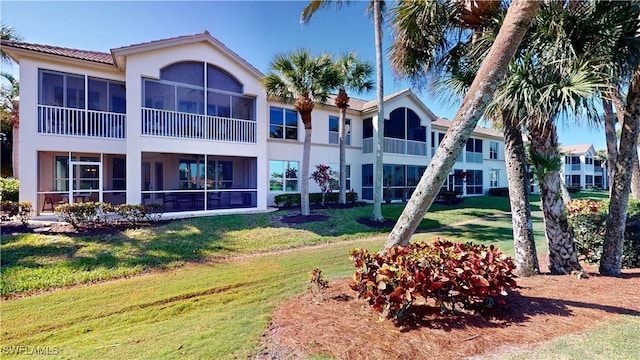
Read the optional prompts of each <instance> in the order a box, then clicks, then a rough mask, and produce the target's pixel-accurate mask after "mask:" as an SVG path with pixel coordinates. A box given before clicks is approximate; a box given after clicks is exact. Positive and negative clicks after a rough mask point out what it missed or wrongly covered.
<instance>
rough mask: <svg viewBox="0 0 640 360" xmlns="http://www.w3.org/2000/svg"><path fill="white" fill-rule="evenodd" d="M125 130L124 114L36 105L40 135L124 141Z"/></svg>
mask: <svg viewBox="0 0 640 360" xmlns="http://www.w3.org/2000/svg"><path fill="white" fill-rule="evenodd" d="M125 129H126V115H125V114H121V113H114V112H106V111H95V110H85V109H73V108H67V107H58V106H48V105H38V133H40V134H53V135H66V136H80V137H92V138H111V139H124V138H125V137H126V132H125Z"/></svg>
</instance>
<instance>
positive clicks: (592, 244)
mask: <svg viewBox="0 0 640 360" xmlns="http://www.w3.org/2000/svg"><path fill="white" fill-rule="evenodd" d="M607 211H608V206H607V201H593V200H587V199H577V200H573V201H571V202H569V203H568V204H567V213H568V217H567V220H568V222H569V226H571V229H572V230H573V233H574V240H575V244H576V251H578V256H579V259H580V260H583V261H586V262H588V263H590V264H597V263H599V262H600V258H601V257H602V246H603V244H604V238H605V232H606V227H607V218H608V213H607ZM624 237H625V240H624V248H623V253H622V266H623V267H624V268H636V267H640V201H638V200H630V201H629V209H628V211H627V223H626V228H625V232H624Z"/></svg>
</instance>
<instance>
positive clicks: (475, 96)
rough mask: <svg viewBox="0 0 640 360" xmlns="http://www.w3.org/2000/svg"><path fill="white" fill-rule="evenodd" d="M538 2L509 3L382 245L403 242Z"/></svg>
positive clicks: (497, 80) (465, 137)
mask: <svg viewBox="0 0 640 360" xmlns="http://www.w3.org/2000/svg"><path fill="white" fill-rule="evenodd" d="M539 8H540V2H538V1H526V0H514V1H513V2H512V3H511V5H510V6H509V10H508V11H507V15H506V17H505V19H504V22H503V24H502V27H501V28H500V32H499V33H498V36H497V37H496V40H495V42H494V43H493V45H492V46H491V50H490V51H489V54H488V55H487V57H486V58H485V59H484V61H483V62H482V65H481V66H480V69H479V71H478V73H477V75H476V77H475V79H474V80H473V83H472V84H471V87H470V88H469V91H468V92H467V94H466V96H465V97H464V100H463V101H462V104H461V106H460V109H458V112H457V114H456V116H455V117H454V119H453V122H452V124H451V127H450V128H449V131H448V132H447V134H446V136H445V137H444V139H442V143H441V144H440V147H438V149H437V150H436V153H435V154H434V156H433V159H432V160H431V162H430V163H429V166H428V168H427V169H426V171H425V172H424V174H423V175H422V178H421V179H420V182H419V183H418V185H417V186H416V190H415V191H414V192H413V195H412V196H411V199H409V202H408V203H407V205H406V206H405V208H404V210H403V211H402V214H401V215H400V218H398V222H397V223H396V225H395V226H394V228H393V230H392V231H391V233H390V234H389V238H388V239H387V242H386V243H385V245H384V249H389V248H391V247H393V246H396V245H401V244H402V245H406V244H407V243H408V242H409V239H410V238H411V235H413V233H414V232H415V230H416V228H417V227H418V225H419V224H420V221H422V218H423V217H424V214H425V213H426V212H427V211H428V210H429V207H430V206H431V204H432V203H433V200H434V199H435V197H436V195H437V194H438V191H439V190H440V187H441V186H442V184H443V183H444V181H445V179H446V177H447V175H448V174H449V171H451V169H452V167H453V164H454V163H455V161H456V158H457V157H458V155H459V154H460V153H461V152H462V149H463V148H464V146H465V145H466V143H467V140H468V139H469V137H470V136H471V133H472V132H473V129H474V128H475V126H476V124H477V123H478V120H479V119H480V117H482V115H483V113H484V109H485V108H486V106H487V104H488V103H489V102H490V101H491V99H492V97H493V94H494V93H495V90H496V88H497V87H498V85H499V84H500V81H501V80H502V78H503V77H504V74H505V73H506V71H507V67H508V65H509V62H510V61H511V58H512V57H513V55H514V54H515V52H516V50H517V49H518V46H519V45H520V42H521V41H522V38H523V37H524V34H525V33H526V32H527V29H528V28H529V25H530V24H531V20H532V19H533V17H534V16H535V15H536V13H537V12H538V9H539Z"/></svg>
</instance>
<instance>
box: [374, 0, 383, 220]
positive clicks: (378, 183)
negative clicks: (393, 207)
mask: <svg viewBox="0 0 640 360" xmlns="http://www.w3.org/2000/svg"><path fill="white" fill-rule="evenodd" d="M380 2H381V0H373V26H374V28H375V41H376V82H377V86H376V98H377V100H378V126H377V129H376V128H374V131H376V130H377V134H375V135H377V136H376V137H375V138H376V166H375V177H374V179H373V191H374V194H373V214H372V219H373V220H374V221H383V220H384V217H382V187H383V183H382V182H383V178H382V177H383V166H384V160H383V156H384V82H383V79H384V77H383V76H382V75H383V74H382V69H383V67H382V20H383V19H382V8H381V5H382V4H381V3H380Z"/></svg>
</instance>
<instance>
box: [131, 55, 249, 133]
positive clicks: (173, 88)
mask: <svg viewBox="0 0 640 360" xmlns="http://www.w3.org/2000/svg"><path fill="white" fill-rule="evenodd" d="M205 72H206V74H205ZM142 82H143V83H142V87H143V99H144V100H143V104H144V107H146V108H151V109H159V110H168V111H179V112H184V113H190V114H201V115H204V114H206V115H208V116H219V117H225V118H234V119H242V120H255V99H254V98H252V97H248V96H244V95H243V92H244V87H243V86H242V84H241V83H240V82H239V81H238V80H237V79H235V78H234V77H233V76H231V75H230V74H228V73H227V72H225V71H224V70H222V69H220V68H218V67H216V66H214V65H211V64H205V63H202V62H193V61H187V62H180V63H176V64H172V65H169V66H167V67H165V68H163V69H161V70H160V80H154V79H142Z"/></svg>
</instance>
